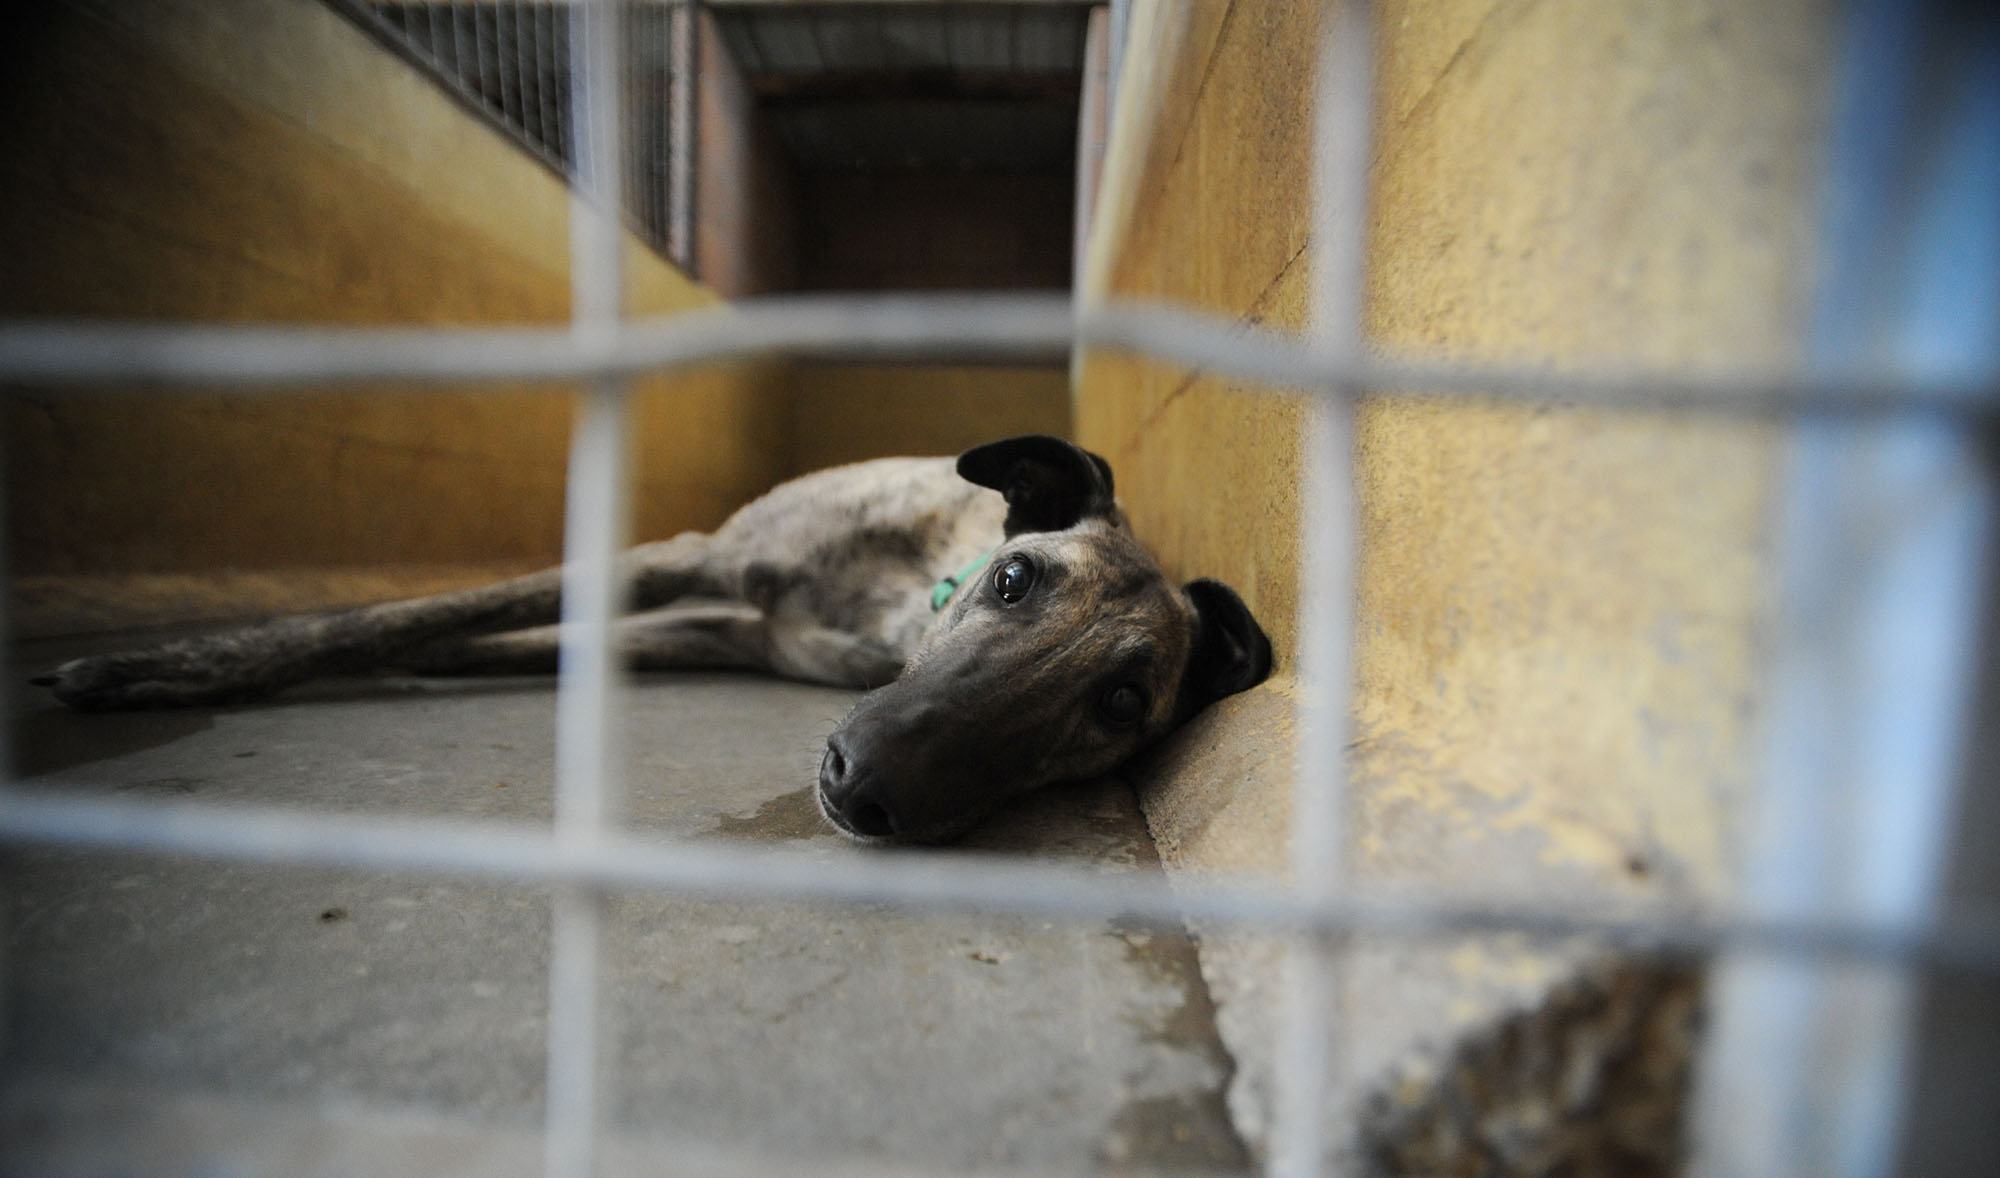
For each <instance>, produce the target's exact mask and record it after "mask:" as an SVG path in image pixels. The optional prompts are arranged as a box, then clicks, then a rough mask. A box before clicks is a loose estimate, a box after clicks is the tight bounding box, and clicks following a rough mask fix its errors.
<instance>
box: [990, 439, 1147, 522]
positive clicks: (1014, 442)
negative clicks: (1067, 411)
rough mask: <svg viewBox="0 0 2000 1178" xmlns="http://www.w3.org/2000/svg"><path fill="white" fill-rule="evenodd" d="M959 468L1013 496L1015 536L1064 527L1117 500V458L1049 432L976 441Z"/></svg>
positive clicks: (1009, 506) (1011, 510)
mask: <svg viewBox="0 0 2000 1178" xmlns="http://www.w3.org/2000/svg"><path fill="white" fill-rule="evenodd" d="M958 473H959V476H960V477H961V478H964V479H965V480H967V481H968V482H974V483H978V484H979V485H980V486H982V487H991V488H993V489H994V490H996V491H998V492H1000V493H1001V494H1002V495H1005V496H1006V497H1007V525H1006V527H1007V534H1008V535H1009V536H1013V535H1016V534H1018V533H1021V532H1060V531H1062V530H1063V529H1064V528H1067V527H1073V526H1074V525H1076V524H1077V523H1078V522H1079V521H1082V520H1085V519H1089V518H1091V517H1092V516H1100V515H1108V514H1110V513H1111V511H1112V509H1113V507H1115V506H1116V500H1115V499H1114V498H1113V496H1112V491H1111V464H1110V463H1108V462H1106V461H1104V459H1102V458H1099V457H1098V456H1097V455H1095V454H1092V453H1091V452H1090V451H1088V450H1084V449H1081V448H1080V447H1077V446H1073V445H1071V444H1070V443H1068V442H1065V441H1063V440H1062V439H1061V438H1054V437H1050V436H1049V435H1047V434H1027V435H1025V436H1022V437H1018V438H1007V439H1004V440H1002V441H998V442H988V443H987V444H985V445H984V446H976V447H974V448H972V449H970V450H967V451H966V452H965V453H963V454H961V455H959V456H958Z"/></svg>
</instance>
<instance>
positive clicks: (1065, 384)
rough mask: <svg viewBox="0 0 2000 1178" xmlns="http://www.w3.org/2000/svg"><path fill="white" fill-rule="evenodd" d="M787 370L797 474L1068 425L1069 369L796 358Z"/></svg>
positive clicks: (953, 450) (1062, 431) (955, 449)
mask: <svg viewBox="0 0 2000 1178" xmlns="http://www.w3.org/2000/svg"><path fill="white" fill-rule="evenodd" d="M791 375H792V397H793V400H792V413H793V418H792V446H793V449H792V469H794V470H797V471H808V470H818V469H820V468H821V467H826V466H837V465H839V464H841V463H843V462H858V461H860V460H861V459H864V458H879V457H883V456H886V455H897V454H906V455H927V454H957V453H959V452H960V451H963V450H969V449H971V448H972V447H973V446H976V445H979V444H980V443H982V442H990V441H993V440H994V439H996V438H1005V437H1011V436H1013V435H1015V434H1033V433H1049V434H1059V435H1063V436H1067V435H1068V434H1069V432H1070V420H1069V417H1070V406H1069V374H1068V373H1067V372H1064V371H1063V370H1061V369H1059V368H1027V367H1009V366H993V367H982V368H953V367H942V366H933V365H895V366H884V365H872V364H797V365H794V366H793V369H792V374H791Z"/></svg>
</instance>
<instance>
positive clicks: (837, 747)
mask: <svg viewBox="0 0 2000 1178" xmlns="http://www.w3.org/2000/svg"><path fill="white" fill-rule="evenodd" d="M863 776H864V775H863V774H862V773H860V772H859V766H858V765H856V763H855V762H854V760H853V759H852V758H851V757H850V756H849V755H848V750H847V749H846V748H845V747H843V745H842V742H841V739H840V735H839V734H838V733H836V734H834V735H833V736H831V737H829V738H828V739H827V742H826V755H825V756H823V757H821V758H820V761H819V792H820V796H821V797H822V798H824V799H825V800H826V805H827V809H829V810H831V811H832V812H833V813H834V814H836V815H838V816H839V819H840V821H841V822H842V823H843V824H845V825H846V827H847V829H848V830H850V831H852V832H853V833H855V834H858V835H861V836H862V837H864V838H887V837H888V836H890V835H892V834H895V833H896V832H897V830H898V829H899V827H898V824H897V822H896V816H895V815H894V814H891V813H890V812H889V810H888V808H887V807H885V806H884V805H882V803H881V802H879V801H877V800H876V799H875V798H874V797H872V796H870V790H869V789H868V784H867V782H866V781H865V780H863Z"/></svg>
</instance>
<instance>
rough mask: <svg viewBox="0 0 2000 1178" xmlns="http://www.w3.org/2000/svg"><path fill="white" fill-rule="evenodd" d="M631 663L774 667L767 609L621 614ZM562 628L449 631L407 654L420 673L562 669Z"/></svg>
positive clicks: (406, 663)
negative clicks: (476, 632) (457, 634)
mask: <svg viewBox="0 0 2000 1178" xmlns="http://www.w3.org/2000/svg"><path fill="white" fill-rule="evenodd" d="M615 633H616V637H615V639H614V641H615V642H616V644H617V648H618V651H619V654H620V655H621V656H622V657H623V658H624V660H625V664H626V665H627V666H628V667H631V668H633V669H634V670H641V671H684V670H725V669H728V670H735V669H741V670H753V671H768V670H770V669H771V662H770V658H769V657H768V638H767V635H766V631H765V626H764V616H763V615H762V614H761V613H759V612H757V611H756V610H754V609H752V608H750V607H748V606H730V605H715V606H692V607H685V608H680V607H677V608H674V609H669V610H665V611H661V612H656V613H651V614H640V615H637V616H635V617H629V618H621V619H619V620H618V622H617V624H616V629H615ZM561 646H562V628H561V627H559V626H537V627H535V628H534V629H531V630H517V631H513V632H511V633H506V634H485V635H478V636H474V637H467V638H447V639H443V640H441V641H438V642H432V643H429V644H426V645H424V646H421V647H419V648H417V649H416V650H414V651H411V652H409V653H408V654H406V655H401V656H398V657H397V658H395V659H394V660H392V661H393V663H394V665H395V667H396V668H397V669H399V670H406V671H413V672H415V673H417V674H419V675H546V674H551V673H553V672H554V671H555V669H556V663H557V660H558V657H559V654H560V651H561Z"/></svg>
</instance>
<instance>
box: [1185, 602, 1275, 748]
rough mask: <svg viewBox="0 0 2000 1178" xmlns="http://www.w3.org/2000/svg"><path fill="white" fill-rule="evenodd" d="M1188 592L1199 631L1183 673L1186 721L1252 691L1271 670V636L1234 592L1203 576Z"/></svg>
mask: <svg viewBox="0 0 2000 1178" xmlns="http://www.w3.org/2000/svg"><path fill="white" fill-rule="evenodd" d="M1184 592H1186V593H1187V596H1188V600H1189V601H1191V602H1193V603H1194V611H1195V615H1196V616H1197V618H1198V619H1199V623H1200V629H1199V630H1198V631H1197V632H1196V634H1195V639H1194V651H1193V652H1192V653H1191V654H1190V655H1189V656H1188V667H1187V673H1186V674H1185V675H1183V676H1182V677H1181V698H1180V704H1179V708H1178V711H1179V714H1180V717H1181V718H1182V719H1186V718H1187V717H1189V716H1192V715H1194V714H1195V713H1196V712H1199V711H1200V710H1202V709H1203V708H1205V707H1207V706H1208V705H1209V704H1212V703H1214V702H1215V701H1216V700H1219V699H1221V698H1222V697H1223V696H1225V695H1235V694H1236V693H1237V692H1239V691H1248V690H1249V689H1251V688H1252V687H1255V686H1257V685H1258V684H1259V683H1262V682H1263V681H1264V677H1265V676H1267V675H1269V674H1270V673H1271V640H1270V639H1269V638H1266V637H1265V636H1264V628H1263V627H1262V626H1259V625H1258V624H1257V619H1256V618H1253V617H1251V616H1250V609H1249V607H1248V606H1245V605H1244V604H1243V599H1242V598H1240V597H1238V596H1236V590H1234V589H1231V588H1230V587H1229V586H1227V585H1225V584H1223V583H1222V582H1220V581H1211V580H1209V579H1208V578H1206V577H1203V578H1202V579H1201V580H1199V581H1189V582H1188V583H1187V588H1186V589H1185V590H1184Z"/></svg>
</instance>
